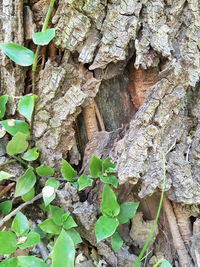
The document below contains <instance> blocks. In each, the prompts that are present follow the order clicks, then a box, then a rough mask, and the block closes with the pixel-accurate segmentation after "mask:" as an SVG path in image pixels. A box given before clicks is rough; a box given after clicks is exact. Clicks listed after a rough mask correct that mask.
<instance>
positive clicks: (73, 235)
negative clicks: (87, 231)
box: [66, 228, 83, 246]
mask: <svg viewBox="0 0 200 267" xmlns="http://www.w3.org/2000/svg"><path fill="white" fill-rule="evenodd" d="M66 233H67V234H68V235H69V236H70V237H71V239H72V240H73V242H74V245H75V246H76V245H78V244H80V243H81V242H82V241H83V240H82V238H81V236H80V234H79V233H78V232H77V231H76V230H75V229H73V228H71V229H69V230H67V231H66Z"/></svg>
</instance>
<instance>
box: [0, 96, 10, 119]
mask: <svg viewBox="0 0 200 267" xmlns="http://www.w3.org/2000/svg"><path fill="white" fill-rule="evenodd" d="M7 101H8V96H7V95H2V96H0V119H2V118H3V117H4V115H5V112H6V103H7Z"/></svg>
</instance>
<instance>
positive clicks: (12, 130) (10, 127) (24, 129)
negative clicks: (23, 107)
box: [0, 119, 30, 136]
mask: <svg viewBox="0 0 200 267" xmlns="http://www.w3.org/2000/svg"><path fill="white" fill-rule="evenodd" d="M0 124H1V125H2V126H3V127H4V128H5V130H6V132H8V133H9V134H11V135H12V136H14V135H15V134H16V133H18V132H20V133H23V134H26V135H27V136H30V130H29V125H28V124H27V123H26V122H25V121H21V120H13V119H11V120H4V121H0Z"/></svg>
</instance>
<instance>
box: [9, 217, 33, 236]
mask: <svg viewBox="0 0 200 267" xmlns="http://www.w3.org/2000/svg"><path fill="white" fill-rule="evenodd" d="M11 229H12V231H13V232H15V234H16V235H17V236H26V235H27V234H28V232H29V223H28V220H27V218H26V216H25V215H24V214H23V213H22V212H18V213H17V215H16V216H15V218H14V220H13V222H12V226H11Z"/></svg>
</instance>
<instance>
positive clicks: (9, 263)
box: [0, 258, 19, 267]
mask: <svg viewBox="0 0 200 267" xmlns="http://www.w3.org/2000/svg"><path fill="white" fill-rule="evenodd" d="M0 267H19V264H18V260H17V258H11V259H7V260H4V261H2V262H1V263H0Z"/></svg>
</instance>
